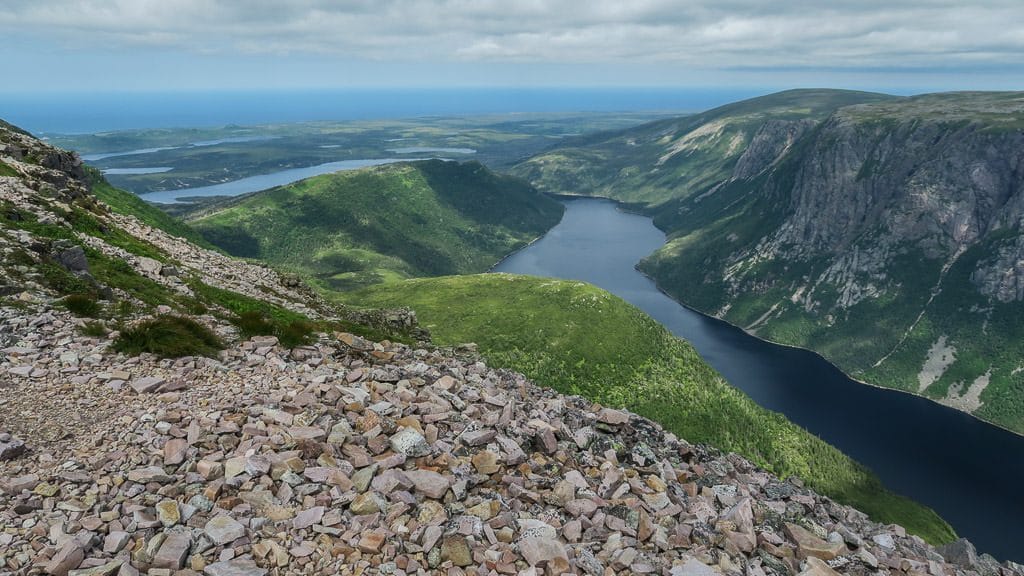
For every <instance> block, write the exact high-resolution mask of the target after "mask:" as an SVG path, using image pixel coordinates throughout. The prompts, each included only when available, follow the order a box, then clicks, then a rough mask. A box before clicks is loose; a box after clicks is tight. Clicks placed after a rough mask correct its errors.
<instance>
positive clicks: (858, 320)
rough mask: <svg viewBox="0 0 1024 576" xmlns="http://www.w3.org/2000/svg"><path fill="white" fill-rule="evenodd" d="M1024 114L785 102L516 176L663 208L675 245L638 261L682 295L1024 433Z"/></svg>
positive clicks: (1005, 105) (730, 109) (959, 100)
mask: <svg viewBox="0 0 1024 576" xmlns="http://www.w3.org/2000/svg"><path fill="white" fill-rule="evenodd" d="M1022 106H1024V100H1022V95H1021V94H1020V93H1010V92H1008V93H956V94H935V95H922V96H915V97H911V98H894V97H886V96H883V95H876V94H866V93H851V92H843V91H792V92H784V93H780V94H775V95H770V96H766V97H762V98H757V99H752V100H748V101H744V102H739V103H736V104H731V105H727V106H724V107H721V108H718V109H715V110H711V111H708V112H705V113H702V114H698V115H694V116H690V117H685V118H680V119H678V120H674V121H660V122H655V123H652V124H648V125H645V126H642V127H638V128H635V129H628V130H624V131H621V132H618V133H615V134H609V135H604V136H595V137H593V138H591V139H588V140H582V141H580V142H577V143H573V144H571V145H569V146H566V147H564V148H563V147H558V148H555V149H553V150H551V151H548V152H546V153H542V154H540V155H538V156H536V157H534V158H531V159H529V160H527V161H525V162H523V163H521V164H519V165H518V166H516V167H515V168H514V169H513V172H514V173H516V174H519V175H521V176H523V177H525V178H527V179H529V180H530V181H531V182H533V183H534V184H535V185H536V186H538V188H539V189H541V190H546V191H549V192H556V193H572V194H581V195H595V196H604V197H610V198H614V199H617V200H620V201H623V202H626V203H627V204H628V205H629V206H631V207H632V208H633V209H635V210H639V211H642V212H643V213H645V214H648V215H651V216H652V217H653V218H654V221H655V224H657V225H658V227H659V228H661V229H662V230H665V231H666V232H667V234H668V243H667V244H666V245H665V246H664V247H662V248H660V249H659V250H658V251H657V252H655V253H654V254H652V255H650V256H649V257H648V258H646V259H645V260H644V261H643V262H642V263H641V269H642V270H644V271H645V272H646V273H648V274H650V275H651V276H652V277H653V278H654V279H655V280H656V281H657V282H658V284H659V286H661V287H662V288H663V289H665V290H666V291H667V292H668V293H669V294H671V295H672V296H673V297H675V298H677V299H679V300H680V301H681V302H684V303H685V304H687V305H690V306H693V307H695V308H696V309H698V310H701V311H703V312H706V313H708V314H711V315H714V316H717V317H720V318H723V319H725V320H727V321H728V322H730V323H732V324H735V325H737V326H740V327H743V328H745V329H746V330H748V331H750V332H752V333H754V334H756V335H757V336H759V337H762V338H765V339H768V340H771V341H775V342H780V343H784V344H789V345H795V346H800V347H805V348H810V349H812V350H814V351H816V352H819V353H821V354H822V355H824V356H825V357H826V358H828V359H829V360H830V361H832V362H834V363H836V364H837V365H838V366H839V367H840V368H842V369H843V370H844V371H846V372H847V373H849V374H851V375H853V376H854V377H856V378H858V379H861V380H865V381H867V382H870V383H872V384H877V385H882V386H888V387H893V388H898V389H900V390H904V391H907V392H911V393H915V394H921V395H923V396H926V397H928V398H931V399H933V400H935V401H938V402H941V403H944V404H947V405H950V406H953V407H956V408H958V409H962V410H966V411H969V412H970V413H972V414H974V415H975V416H977V417H979V418H983V419H985V420H987V421H990V422H993V423H995V424H998V425H1000V426H1003V427H1006V428H1009V429H1011V430H1014V431H1016V432H1021V431H1024V420H1022V415H1024V371H1021V370H1020V362H1019V358H1020V357H1021V356H1022V355H1024V349H1022V348H1021V346H1024V344H1022V342H1024V337H1022V336H1024V334H1022V333H1021V328H1020V327H1021V326H1024V323H1022V322H1021V316H1020V315H1021V314H1022V313H1024V304H1022V303H1021V302H1022V301H1021V297H1020V293H1019V290H1018V289H1017V286H1019V285H1020V279H1019V278H1020V275H1021V270H1022V269H1021V264H1020V263H1021V262H1022V261H1024V260H1022V258H1021V253H1020V250H1018V247H1019V246H1018V245H1019V244H1020V238H1021V235H1020V230H1021V228H1020V224H1021V221H1020V214H1021V211H1020V206H1021V202H1022V198H1024V196H1022V190H1024V186H1022V182H1021V180H1020V174H1021V172H1020V170H1019V166H1020V165H1021V162H1022V160H1021V157H1020V150H1021V146H1020V139H1021V137H1022V132H1021V110H1022ZM611 159H613V160H611ZM623 159H624V160H623ZM963 167H966V168H963ZM694 270H699V271H700V272H699V273H697V274H694V273H693V271H694ZM940 348H941V349H946V350H948V354H946V360H945V361H941V362H937V361H936V360H934V359H931V356H933V354H930V353H929V350H938V349H940Z"/></svg>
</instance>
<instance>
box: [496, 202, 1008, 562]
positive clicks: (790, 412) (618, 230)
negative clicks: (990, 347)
mask: <svg viewBox="0 0 1024 576" xmlns="http://www.w3.org/2000/svg"><path fill="white" fill-rule="evenodd" d="M664 242H665V236H664V235H663V234H662V233H661V232H660V231H659V230H658V229H657V228H655V227H654V225H653V224H652V222H651V220H650V219H649V218H646V217H644V216H638V215H634V214H626V213H623V212H620V211H619V210H617V209H616V207H615V204H613V203H612V202H609V201H606V200H597V199H581V200H572V201H568V202H566V213H565V217H564V218H563V220H562V222H561V223H560V224H559V225H558V226H556V227H555V228H554V229H552V230H551V231H550V232H549V233H548V234H547V236H545V237H544V238H542V239H540V240H539V241H537V242H536V243H534V244H533V245H531V246H530V247H528V248H526V249H524V250H522V251H521V252H518V253H516V254H514V255H512V256H510V257H509V258H507V259H506V260H505V261H503V262H502V263H501V264H500V265H498V266H497V267H495V271H496V272H512V273H519V274H533V275H537V276H547V277H554V278H565V279H573V280H583V281H586V282H590V283H592V284H596V285H597V286H600V287H602V288H604V289H606V290H608V291H610V292H612V293H614V294H617V295H618V296H620V297H622V298H623V299H625V300H627V301H629V302H631V303H633V304H634V305H636V306H637V307H639V308H641V309H642V310H644V311H645V312H647V313H648V314H650V315H651V316H652V317H654V318H655V319H656V320H658V321H659V322H661V323H662V324H663V325H665V326H666V327H667V328H668V329H669V330H671V331H672V332H673V333H675V334H676V335H678V336H680V337H682V338H685V339H686V340H689V341H690V342H691V343H692V344H693V345H694V347H695V348H696V349H697V351H698V352H700V354H701V356H703V357H704V358H705V359H706V360H707V361H708V362H709V363H710V364H711V365H712V366H714V367H715V369H716V370H718V371H719V372H720V373H721V374H722V375H723V376H724V377H725V378H726V379H727V380H728V381H729V382H730V383H732V384H733V385H734V386H736V387H738V388H740V389H742V390H743V391H744V392H746V393H747V394H748V395H749V396H750V397H751V398H753V399H754V400H755V401H756V402H757V403H758V404H760V405H762V406H764V407H765V408H768V409H771V410H775V411H778V412H782V413H783V414H785V415H786V416H787V417H788V418H789V419H790V420H792V421H793V422H796V423H797V424H799V425H801V426H803V427H804V428H806V429H808V430H810V431H811V432H812V433H814V434H816V435H818V436H820V437H821V438H823V439H824V440H826V441H827V442H829V443H831V444H833V445H834V446H836V447H838V448H839V449H841V450H842V451H843V452H845V453H847V454H849V455H850V456H852V457H854V458H855V459H857V460H858V461H860V462H862V463H864V464H866V465H867V466H868V467H870V468H871V469H872V470H874V472H875V473H877V474H878V475H879V476H880V477H881V478H882V481H883V482H884V483H885V485H886V486H888V487H889V488H890V489H892V490H894V491H895V492H898V493H901V494H904V495H907V496H909V497H911V498H913V499H915V500H918V501H919V502H922V503H924V504H926V505H928V506H931V507H932V508H934V509H935V510H936V511H938V512H939V514H941V515H942V517H943V518H945V519H946V521H948V522H949V523H950V524H952V525H953V527H954V529H956V531H957V533H959V534H960V535H962V536H966V537H967V538H969V539H971V540H972V541H973V542H974V543H975V545H977V546H978V548H979V550H980V551H983V552H988V553H990V554H992V555H994V556H996V557H997V558H1000V559H1012V560H1016V561H1018V562H1020V561H1024V546H1022V545H1021V544H1022V542H1024V529H1022V528H1021V519H1022V518H1024V497H1022V496H1021V486H1024V437H1021V436H1017V435H1015V434H1012V433H1010V432H1006V431H1004V430H1001V429H999V428H996V427H995V426H991V425H989V424H986V423H984V422H981V421H980V420H977V419H975V418H972V417H971V416H968V415H967V414H964V413H962V412H958V411H956V410H953V409H951V408H947V407H945V406H942V405H939V404H936V403H934V402H931V401H928V400H925V399H923V398H918V397H915V396H910V395H908V394H903V393H899V392H895V391H892V390H883V389H880V388H875V387H872V386H866V385H863V384H859V383H857V382H854V381H853V380H851V379H850V378H848V377H847V376H846V375H844V374H843V373H842V372H840V371H839V370H838V369H837V368H835V367H834V366H832V365H831V364H829V363H828V362H826V361H825V360H823V359H822V358H821V357H820V356H818V355H816V354H814V353H811V352H807V351H804V350H797V349H793V348H786V347H783V346H777V345H774V344H770V343H767V342H764V341H761V340H758V339H757V338H754V337H752V336H749V335H747V334H746V333H744V332H743V331H742V330H739V329H738V328H735V327H733V326H730V325H728V324H726V323H724V322H721V321H718V320H715V319H713V318H709V317H707V316H704V315H702V314H699V313H697V312H694V311H692V310H690V309H688V308H685V307H683V306H680V305H679V304H677V303H676V302H675V301H673V300H672V299H670V298H669V297H667V296H665V295H664V294H663V293H662V292H660V291H659V290H658V289H657V287H656V286H655V285H654V283H653V282H651V281H650V280H649V279H648V278H646V277H645V276H643V275H642V274H640V273H639V272H637V271H636V269H635V268H634V266H635V265H636V263H637V262H638V261H639V260H640V259H641V258H643V257H645V256H647V255H648V254H650V253H651V252H653V251H654V250H656V249H657V248H659V247H660V246H661V245H662V244H664ZM695 273H699V272H697V271H695ZM684 298H685V295H684Z"/></svg>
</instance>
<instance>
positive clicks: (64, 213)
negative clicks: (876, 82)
mask: <svg viewBox="0 0 1024 576" xmlns="http://www.w3.org/2000/svg"><path fill="white" fill-rule="evenodd" d="M0 136H2V137H3V138H2V140H3V142H4V143H5V147H4V149H3V150H2V153H0V162H3V166H4V169H5V173H6V174H5V175H4V176H0V202H2V203H3V205H2V207H0V254H2V257H0V267H2V269H3V270H2V271H3V274H2V276H0V278H2V279H3V282H4V290H3V297H2V299H0V374H2V375H3V378H2V379H0V388H2V390H3V394H2V397H0V522H2V525H3V526H4V529H3V531H2V532H0V571H2V572H4V573H7V572H10V573H14V574H41V573H45V574H50V575H54V576H64V575H69V576H103V575H111V574H115V573H117V574H125V575H133V574H140V573H149V574H169V573H174V574H194V573H198V572H202V573H204V574H206V575H207V576H219V575H226V574H238V575H244V576H264V575H265V574H268V573H271V572H272V573H274V574H309V573H326V574H357V573H358V574H403V573H404V574H422V573H434V572H447V573H454V574H458V573H466V572H468V571H472V572H476V573H490V572H496V573H502V574H510V573H517V572H518V573H524V572H525V573H527V574H529V573H534V574H536V573H538V572H544V573H548V574H555V573H557V574H561V573H565V572H573V573H585V574H608V573H613V574H637V573H662V574H665V573H669V574H689V575H692V574H710V573H712V571H713V570H712V568H711V567H710V566H716V567H717V569H718V570H721V571H723V572H735V571H739V570H740V569H741V568H742V569H743V570H745V571H748V572H751V573H755V574H762V573H763V574H765V576H789V575H792V574H796V573H798V572H799V573H800V574H801V575H802V576H828V575H832V574H834V572H833V569H835V570H838V571H839V572H841V573H845V574H851V575H857V576H861V575H863V574H867V573H873V572H875V571H877V570H878V569H884V570H886V571H889V572H891V573H897V572H899V573H903V574H908V576H909V575H911V574H918V573H921V572H922V571H924V570H926V569H927V570H928V571H929V572H930V573H932V574H933V575H934V576H955V575H958V574H964V573H965V572H964V571H969V572H966V573H967V574H970V573H976V574H986V575H988V574H992V575H997V574H998V575H1001V576H1024V570H1022V569H1021V567H1020V566H1018V565H1015V564H1009V563H1008V564H1005V565H1003V566H1000V565H998V564H997V563H996V562H995V561H994V560H993V559H992V558H990V557H986V556H978V555H977V554H976V552H975V550H974V549H973V547H972V546H971V545H970V544H969V543H967V542H964V541H958V542H956V543H954V544H952V545H950V546H949V547H946V548H942V549H935V548H932V547H931V546H928V545H926V544H925V543H924V542H923V541H922V540H921V539H920V538H917V537H912V536H907V535H906V533H905V532H904V530H903V529H902V528H901V527H899V526H884V525H880V524H876V523H874V522H871V521H869V520H867V519H866V518H865V516H864V515H863V514H862V513H861V512H858V511H856V510H854V509H852V508H847V507H844V506H840V505H837V504H835V503H834V502H832V501H831V500H829V499H828V498H825V497H822V496H820V495H818V494H816V493H815V492H813V491H811V490H808V489H805V488H804V487H803V486H802V484H801V483H800V482H799V481H798V480H795V479H793V480H790V481H788V482H783V481H780V480H778V479H777V478H775V477H773V476H771V475H770V474H768V473H766V472H764V471H762V470H759V469H757V468H756V467H755V466H753V465H752V464H750V463H749V462H747V461H746V460H744V459H743V458H740V457H738V456H735V455H722V454H720V453H719V452H717V451H715V450H714V449H711V448H709V447H706V446H701V445H693V444H690V443H688V442H686V441H683V440H680V439H678V438H677V437H676V436H675V435H673V434H671V433H667V432H665V431H664V430H663V429H662V428H661V427H660V426H658V425H657V424H655V423H653V422H651V421H649V420H646V419H644V418H641V417H638V416H635V415H632V414H629V413H627V412H622V411H618V410H609V409H604V408H602V407H600V406H597V405H593V404H591V403H590V402H588V401H585V400H583V399H581V398H577V397H566V396H562V395H559V394H557V393H555V392H553V391H551V390H546V389H541V388H538V387H537V386H535V385H534V384H532V383H531V382H529V381H528V380H527V379H526V378H524V377H523V376H521V375H518V374H514V373H510V372H507V371H495V370H492V369H489V368H487V366H486V365H484V364H483V363H481V362H478V361H477V359H476V358H475V357H473V356H471V355H470V356H464V355H459V354H457V353H455V352H453V351H451V350H438V349H434V348H430V347H416V348H414V347H409V346H406V345H404V344H396V343H394V342H391V341H382V342H370V341H367V340H365V339H363V338H361V337H359V336H356V335H353V334H351V333H347V332H337V330H338V329H340V328H347V327H346V325H345V324H344V322H343V321H342V320H340V319H337V318H336V317H335V315H339V314H341V313H342V312H344V311H343V310H339V309H338V308H337V307H335V306H332V305H330V304H328V303H326V302H324V301H322V300H320V299H318V298H317V297H316V295H315V294H313V293H312V292H310V291H308V290H304V289H302V288H301V287H300V286H298V285H297V284H296V282H294V281H293V280H291V279H289V278H285V277H282V276H281V275H280V274H278V273H276V272H274V271H272V270H269V269H267V268H264V267H260V266H254V265H250V264H247V263H245V262H241V261H238V260H235V259H232V258H229V257H226V256H224V255H223V254H220V253H217V252H214V251H210V250H207V249H204V248H202V247H198V246H195V245H194V244H191V243H189V242H188V241H187V240H184V239H182V238H179V237H176V236H173V235H171V234H168V233H167V232H166V231H164V230H161V229H159V228H154V227H151V226H149V225H147V224H145V223H144V222H142V221H141V220H140V219H139V218H137V217H135V216H133V215H129V214H119V213H116V212H113V211H111V210H110V208H109V207H108V206H107V205H106V204H104V203H102V202H101V201H99V200H97V199H96V197H95V196H94V195H93V194H92V193H91V192H90V191H89V189H88V187H87V180H85V179H84V173H82V172H81V171H80V170H79V168H80V164H79V162H78V159H77V158H76V157H75V156H74V155H71V154H67V153H64V152H61V151H59V150H55V149H52V148H50V147H48V146H45V145H44V144H42V143H40V142H38V141H36V140H34V139H31V138H30V137H29V136H27V135H24V134H20V133H17V132H13V131H8V130H2V129H0ZM14 150H16V152H14ZM26 151H29V152H30V153H29V154H25V152H26ZM40 159H46V160H45V162H40ZM7 171H9V172H7ZM257 312H258V313H263V314H265V316H266V318H265V319H264V324H263V327H268V328H272V329H276V328H275V326H274V323H275V322H277V321H285V320H288V319H293V320H298V319H302V320H303V321H305V322H307V323H313V325H312V328H313V329H312V330H311V331H310V332H309V333H308V334H305V335H304V336H305V338H306V343H305V344H301V343H300V344H285V340H286V339H287V338H290V337H292V336H294V333H292V332H290V331H289V332H284V333H280V334H275V335H268V334H266V333H263V332H255V334H256V335H255V336H254V337H252V338H249V336H248V335H247V334H246V332H247V331H249V332H252V331H253V330H254V328H255V327H254V322H253V318H252V317H248V316H246V317H245V318H243V319H244V320H245V321H243V322H237V320H239V317H240V316H243V315H245V314H246V313H257ZM89 316H96V317H97V318H95V319H91V320H89V319H87V318H88V317H89ZM410 321H411V316H409V315H408V314H404V315H403V314H402V313H397V312H396V313H395V314H391V315H383V316H381V324H383V325H387V326H393V325H394V324H396V323H397V324H400V325H401V326H403V327H405V328H408V327H409V324H410ZM314 322H315V323H314ZM293 325H294V322H292V323H290V324H288V326H289V327H292V326H293ZM179 328H181V329H185V330H186V333H180V332H175V330H177V329H179ZM168 337H170V338H171V340H173V341H169V340H168ZM197 343H198V344H202V345H203V346H202V347H201V349H199V348H196V347H195V345H196V344H197ZM168 344H173V345H175V347H168V346H166V345H168ZM218 349H220V351H219V352H218V351H217V350H218ZM214 356H215V357H214ZM690 360H691V361H690V362H687V363H686V366H684V367H683V368H684V369H686V370H697V371H698V372H699V371H701V370H706V367H703V368H702V366H703V365H702V364H700V363H699V362H697V361H696V360H695V359H692V358H691V359H690ZM822 558H825V559H830V562H831V564H826V563H825V562H824V561H822V560H821V559H822ZM830 566H831V567H830Z"/></svg>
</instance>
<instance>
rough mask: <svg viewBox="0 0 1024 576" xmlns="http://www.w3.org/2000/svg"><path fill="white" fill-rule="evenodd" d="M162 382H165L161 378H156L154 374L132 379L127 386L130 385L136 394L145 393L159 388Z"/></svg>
mask: <svg viewBox="0 0 1024 576" xmlns="http://www.w3.org/2000/svg"><path fill="white" fill-rule="evenodd" d="M164 382H166V380H164V379H163V378H158V377H156V376H144V377H142V378H136V379H135V380H132V381H131V383H130V384H129V386H131V388H132V390H135V392H136V393H137V394H146V393H149V392H153V391H155V390H156V389H158V388H160V387H161V386H163V385H164Z"/></svg>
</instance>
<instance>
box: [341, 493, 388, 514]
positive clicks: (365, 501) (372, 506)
mask: <svg viewBox="0 0 1024 576" xmlns="http://www.w3.org/2000/svg"><path fill="white" fill-rule="evenodd" d="M385 507H386V502H385V501H384V499H383V498H381V497H380V496H379V495H378V494H377V493H376V492H363V493H362V494H360V495H359V496H356V498H355V500H353V501H352V503H351V504H349V510H351V511H352V513H353V514H356V515H357V516H365V515H367V514H376V513H377V512H382V511H383V510H384V508H385Z"/></svg>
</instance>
